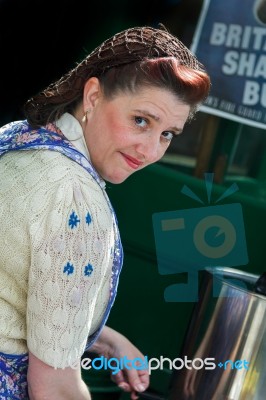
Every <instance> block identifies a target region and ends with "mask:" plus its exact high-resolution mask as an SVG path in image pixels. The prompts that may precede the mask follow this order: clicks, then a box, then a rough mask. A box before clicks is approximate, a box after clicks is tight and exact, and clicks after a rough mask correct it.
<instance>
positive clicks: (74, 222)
mask: <svg viewBox="0 0 266 400" xmlns="http://www.w3.org/2000/svg"><path fill="white" fill-rule="evenodd" d="M79 222H80V219H79V218H78V216H77V214H76V213H75V211H73V212H72V214H71V215H70V217H69V220H68V225H69V226H70V228H71V229H73V228H76V227H77V226H78V224H79Z"/></svg>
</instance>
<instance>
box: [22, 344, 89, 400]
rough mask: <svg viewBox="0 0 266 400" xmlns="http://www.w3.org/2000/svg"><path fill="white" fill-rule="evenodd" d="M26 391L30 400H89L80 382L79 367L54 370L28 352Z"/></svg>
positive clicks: (87, 391)
mask: <svg viewBox="0 0 266 400" xmlns="http://www.w3.org/2000/svg"><path fill="white" fill-rule="evenodd" d="M28 391H29V397H30V400H47V399H49V400H91V396H90V393H89V390H88V388H87V386H86V384H85V383H84V382H83V381H82V378H81V371H80V367H78V368H76V369H74V368H71V367H68V368H64V369H62V368H60V369H55V368H53V367H51V366H49V365H47V364H45V363H43V362H42V361H41V360H39V359H38V358H37V357H35V356H34V355H33V354H32V353H31V352H29V367H28Z"/></svg>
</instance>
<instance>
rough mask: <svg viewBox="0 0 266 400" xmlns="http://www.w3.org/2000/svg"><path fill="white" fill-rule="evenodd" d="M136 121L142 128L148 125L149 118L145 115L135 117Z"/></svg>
mask: <svg viewBox="0 0 266 400" xmlns="http://www.w3.org/2000/svg"><path fill="white" fill-rule="evenodd" d="M135 123H136V125H138V126H140V127H141V128H145V127H146V126H147V120H146V119H145V118H143V117H135Z"/></svg>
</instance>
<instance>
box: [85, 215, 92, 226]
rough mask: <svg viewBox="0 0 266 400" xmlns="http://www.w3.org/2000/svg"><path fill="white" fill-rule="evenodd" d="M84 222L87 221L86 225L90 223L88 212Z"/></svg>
mask: <svg viewBox="0 0 266 400" xmlns="http://www.w3.org/2000/svg"><path fill="white" fill-rule="evenodd" d="M86 223H87V224H88V225H90V223H91V216H90V214H89V213H87V215H86Z"/></svg>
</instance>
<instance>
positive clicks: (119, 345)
mask: <svg viewBox="0 0 266 400" xmlns="http://www.w3.org/2000/svg"><path fill="white" fill-rule="evenodd" d="M89 351H92V352H95V353H97V354H100V355H103V356H104V357H106V358H107V359H110V358H116V359H118V360H120V359H123V358H124V357H125V358H126V359H127V360H134V359H135V358H138V359H141V360H143V362H139V363H136V364H138V365H139V366H140V368H141V369H138V370H137V369H134V368H132V369H129V368H130V364H131V363H130V362H128V367H129V368H124V369H123V370H119V372H118V373H115V374H112V377H111V378H112V380H113V381H114V382H115V383H116V384H117V385H118V386H119V387H120V388H121V389H122V390H124V391H126V392H131V399H132V400H135V399H138V396H137V393H136V392H143V391H144V390H146V389H147V387H148V386H149V372H148V370H147V369H143V366H144V355H143V354H142V353H141V352H140V351H139V350H138V349H137V348H136V347H135V346H134V345H133V344H132V343H131V342H130V341H129V340H128V339H127V338H126V337H125V336H123V335H122V334H121V333H119V332H117V331H115V330H113V329H111V328H109V327H107V326H105V327H104V328H103V330H102V332H101V334H100V336H99V338H98V339H97V341H96V342H95V343H94V344H93V346H92V347H91V348H90V349H89ZM115 372H116V371H115Z"/></svg>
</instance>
